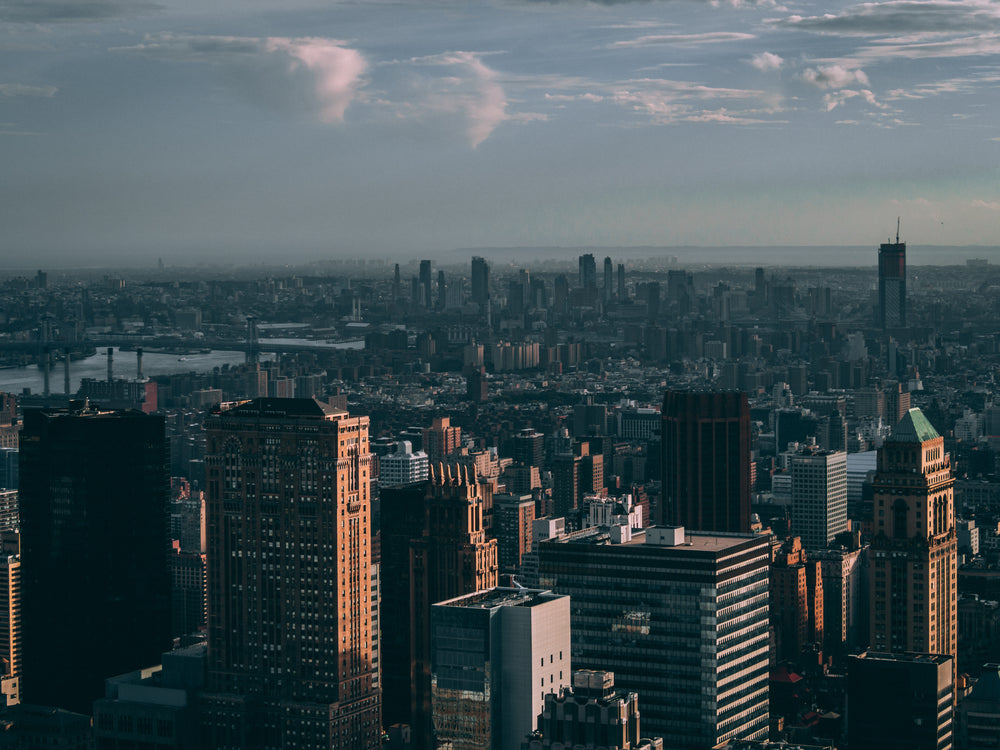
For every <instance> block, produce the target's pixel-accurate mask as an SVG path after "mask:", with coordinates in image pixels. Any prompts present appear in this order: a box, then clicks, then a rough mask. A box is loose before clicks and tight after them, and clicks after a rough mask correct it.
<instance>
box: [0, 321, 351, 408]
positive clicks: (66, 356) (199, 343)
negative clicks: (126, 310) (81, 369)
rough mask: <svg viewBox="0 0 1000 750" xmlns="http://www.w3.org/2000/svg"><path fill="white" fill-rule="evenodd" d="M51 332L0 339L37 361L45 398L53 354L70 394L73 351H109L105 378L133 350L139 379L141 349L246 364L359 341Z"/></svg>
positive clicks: (251, 328)
mask: <svg viewBox="0 0 1000 750" xmlns="http://www.w3.org/2000/svg"><path fill="white" fill-rule="evenodd" d="M49 332H50V329H49V328H48V327H47V326H43V328H42V330H41V332H40V333H41V337H40V338H39V339H36V340H34V341H4V340H0V352H22V353H25V354H34V355H36V356H37V357H38V359H39V364H40V366H41V367H42V371H43V373H44V379H45V386H44V388H45V396H46V397H48V396H49V395H50V393H49V374H50V370H51V367H52V362H53V354H60V353H61V354H62V355H63V382H64V391H65V393H67V394H69V392H70V366H71V364H70V363H71V356H70V355H71V354H72V353H73V352H80V351H90V350H91V349H97V350H100V349H107V350H108V379H111V377H112V361H113V353H112V351H113V349H115V348H118V349H122V350H126V351H127V350H134V351H135V353H136V359H137V368H138V369H137V372H138V375H139V377H140V378H141V377H142V353H143V349H148V350H151V351H158V350H167V351H178V352H188V351H192V350H203V349H209V350H216V351H242V352H243V353H244V354H245V355H246V361H247V362H256V361H257V360H258V358H259V357H260V354H261V353H263V352H270V353H276V354H286V353H295V352H307V351H312V352H317V351H326V352H329V351H336V350H338V349H345V348H360V347H358V344H359V343H361V346H363V342H360V341H359V340H353V341H343V342H328V341H311V340H308V339H302V340H296V341H287V340H284V341H269V340H268V339H260V338H258V336H257V326H256V325H255V324H253V323H251V324H250V325H248V326H247V337H246V338H244V339H234V338H225V337H219V336H211V337H208V336H202V337H197V338H196V337H183V336H150V335H142V334H127V333H121V334H109V335H104V336H94V337H85V338H81V339H73V340H70V339H57V338H51V337H50V336H49V335H48V334H49Z"/></svg>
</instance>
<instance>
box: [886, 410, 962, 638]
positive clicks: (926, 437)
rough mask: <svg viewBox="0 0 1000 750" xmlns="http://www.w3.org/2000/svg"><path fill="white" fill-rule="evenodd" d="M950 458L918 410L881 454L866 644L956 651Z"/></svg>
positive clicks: (894, 433) (899, 427)
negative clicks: (868, 632) (869, 634)
mask: <svg viewBox="0 0 1000 750" xmlns="http://www.w3.org/2000/svg"><path fill="white" fill-rule="evenodd" d="M953 484H954V478H953V477H952V472H951V460H950V457H949V456H948V454H946V453H945V452H944V438H943V437H941V436H940V435H939V434H938V433H937V431H936V430H935V429H934V427H933V426H932V425H931V423H930V422H929V421H928V420H927V418H926V417H925V416H924V414H923V412H921V411H920V409H910V411H908V412H907V414H906V416H905V417H903V419H902V420H901V421H900V422H899V424H897V425H896V427H895V429H894V430H893V431H892V434H891V435H890V436H889V438H888V439H887V440H886V441H885V444H884V445H883V446H882V448H881V449H880V450H879V453H878V470H877V472H876V475H875V480H874V490H875V515H874V531H875V534H874V536H873V537H872V543H871V552H870V558H871V570H870V579H869V580H870V589H871V613H870V618H871V646H872V648H873V649H874V650H877V651H881V652H890V653H897V652H904V651H905V652H916V653H933V654H947V655H949V656H955V655H956V653H957V629H958V628H957V611H956V606H957V603H956V598H957V595H956V587H957V570H956V535H955V507H954V497H953V490H952V485H953Z"/></svg>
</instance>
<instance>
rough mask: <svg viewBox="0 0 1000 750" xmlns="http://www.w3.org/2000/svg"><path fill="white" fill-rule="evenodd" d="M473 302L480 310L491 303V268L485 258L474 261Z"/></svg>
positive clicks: (474, 259) (477, 258)
mask: <svg viewBox="0 0 1000 750" xmlns="http://www.w3.org/2000/svg"><path fill="white" fill-rule="evenodd" d="M472 301H473V302H474V303H476V304H477V305H479V307H480V309H482V308H484V307H486V306H487V305H488V304H489V303H490V266H489V264H488V263H487V262H486V259H485V258H480V257H475V258H473V259H472Z"/></svg>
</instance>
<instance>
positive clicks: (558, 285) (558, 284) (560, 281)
mask: <svg viewBox="0 0 1000 750" xmlns="http://www.w3.org/2000/svg"><path fill="white" fill-rule="evenodd" d="M552 296H553V302H555V308H556V312H557V313H565V312H568V311H569V280H568V279H567V278H566V276H565V274H559V275H558V276H556V280H555V282H554V285H553V292H552Z"/></svg>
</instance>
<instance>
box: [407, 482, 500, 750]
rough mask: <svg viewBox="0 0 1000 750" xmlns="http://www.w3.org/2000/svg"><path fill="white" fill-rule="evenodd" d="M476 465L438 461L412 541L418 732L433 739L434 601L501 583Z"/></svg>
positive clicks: (417, 738) (420, 739)
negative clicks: (420, 529)
mask: <svg viewBox="0 0 1000 750" xmlns="http://www.w3.org/2000/svg"><path fill="white" fill-rule="evenodd" d="M481 493H482V485H480V483H479V481H478V478H477V476H476V470H475V468H470V467H468V466H461V465H454V466H450V465H448V464H438V465H436V466H432V467H431V479H430V482H429V483H428V485H427V495H426V496H425V498H424V512H425V516H424V531H423V534H422V535H421V537H420V538H419V539H415V540H413V541H412V542H411V543H410V566H411V567H410V591H411V597H410V644H411V648H412V658H413V666H412V670H411V674H412V685H413V687H412V703H411V719H412V723H413V738H414V742H415V743H417V746H418V747H433V744H431V733H432V727H431V605H432V604H435V603H437V602H441V601H445V600H446V599H454V598H455V597H457V596H463V595H464V594H472V593H474V592H476V591H482V590H484V589H488V588H492V587H494V586H496V585H497V542H496V540H495V539H487V538H486V531H485V529H484V525H483V514H484V505H485V502H484V498H483V496H482V494H481Z"/></svg>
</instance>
